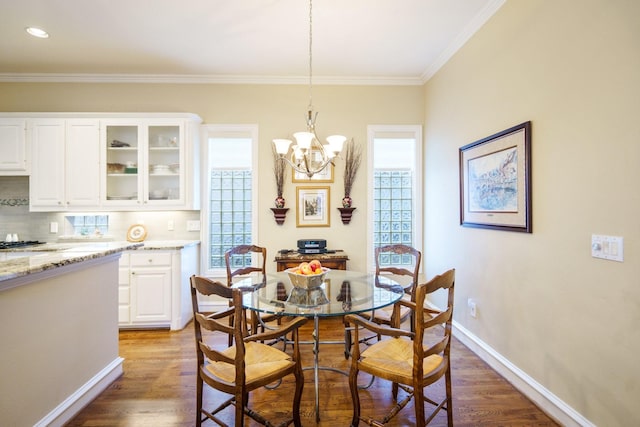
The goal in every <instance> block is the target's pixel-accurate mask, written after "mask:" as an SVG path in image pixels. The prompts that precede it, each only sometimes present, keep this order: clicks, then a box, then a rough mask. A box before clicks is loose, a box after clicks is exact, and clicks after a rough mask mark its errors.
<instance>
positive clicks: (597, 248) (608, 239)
mask: <svg viewBox="0 0 640 427" xmlns="http://www.w3.org/2000/svg"><path fill="white" fill-rule="evenodd" d="M591 256H592V257H594V258H602V259H608V260H611V261H618V262H623V261H624V238H622V237H621V236H604V235H601V234H593V235H591Z"/></svg>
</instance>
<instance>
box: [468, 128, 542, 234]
mask: <svg viewBox="0 0 640 427" xmlns="http://www.w3.org/2000/svg"><path fill="white" fill-rule="evenodd" d="M459 158H460V224H461V225H462V226H465V227H476V228H489V229H494V230H507V231H520V232H524V233H531V122H525V123H522V124H519V125H517V126H514V127H511V128H509V129H506V130H503V131H501V132H498V133H496V134H494V135H491V136H488V137H486V138H483V139H481V140H479V141H476V142H473V143H471V144H468V145H465V146H464V147H461V148H460V150H459Z"/></svg>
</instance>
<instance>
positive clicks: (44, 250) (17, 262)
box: [0, 242, 142, 288]
mask: <svg viewBox="0 0 640 427" xmlns="http://www.w3.org/2000/svg"><path fill="white" fill-rule="evenodd" d="M140 246H142V243H132V242H104V243H102V242H98V243H96V242H91V243H79V244H78V243H75V244H73V243H63V244H60V243H46V244H43V245H37V246H29V247H22V248H14V249H9V250H4V251H3V252H5V253H7V254H9V253H10V254H12V255H17V253H24V254H25V256H22V257H18V258H11V259H8V260H6V261H2V262H0V282H4V281H7V280H11V279H15V278H19V277H23V276H28V275H30V274H34V273H40V272H43V271H46V270H52V269H55V268H59V267H63V266H66V265H70V264H76V263H80V262H84V261H88V260H91V259H96V258H101V257H105V256H107V255H112V254H115V253H118V252H122V251H126V250H132V249H137V248H138V247H140ZM0 288H2V286H0Z"/></svg>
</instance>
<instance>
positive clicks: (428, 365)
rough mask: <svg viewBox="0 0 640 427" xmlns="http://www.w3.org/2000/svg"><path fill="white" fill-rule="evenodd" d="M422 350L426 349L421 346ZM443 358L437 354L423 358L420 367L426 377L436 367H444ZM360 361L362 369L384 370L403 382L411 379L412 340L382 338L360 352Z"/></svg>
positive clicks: (408, 381) (435, 370) (434, 370)
mask: <svg viewBox="0 0 640 427" xmlns="http://www.w3.org/2000/svg"><path fill="white" fill-rule="evenodd" d="M423 349H424V351H426V350H427V348H426V347H424V346H423ZM443 362H444V359H443V358H442V356H440V355H438V354H432V355H431V356H428V357H427V358H425V359H424V361H423V365H422V369H423V377H424V378H425V379H426V378H428V377H429V376H430V375H432V374H433V373H434V372H437V369H438V368H443V367H445V364H444V363H443ZM360 363H361V366H362V367H363V369H367V368H369V369H373V370H376V371H379V372H386V374H387V375H389V376H394V377H397V378H402V379H403V381H402V382H403V383H411V382H412V381H413V341H412V340H410V339H408V338H404V337H400V338H395V339H389V340H383V341H380V342H377V343H375V344H373V345H372V346H371V347H369V348H367V349H366V350H365V351H363V352H362V354H361V356H360Z"/></svg>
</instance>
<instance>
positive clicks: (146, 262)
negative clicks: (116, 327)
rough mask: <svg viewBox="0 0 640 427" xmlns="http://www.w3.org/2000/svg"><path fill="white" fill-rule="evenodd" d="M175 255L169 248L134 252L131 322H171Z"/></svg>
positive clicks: (131, 267)
mask: <svg viewBox="0 0 640 427" xmlns="http://www.w3.org/2000/svg"><path fill="white" fill-rule="evenodd" d="M171 258H172V257H171V253H168V252H159V253H153V251H142V252H141V253H133V254H131V256H130V260H131V261H130V271H131V276H130V277H131V279H130V286H131V323H134V324H139V325H140V324H149V323H154V324H157V323H166V324H169V323H170V322H171V268H172V265H171V264H172V262H171Z"/></svg>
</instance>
